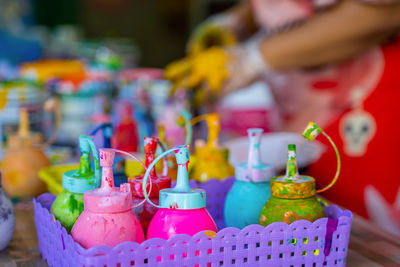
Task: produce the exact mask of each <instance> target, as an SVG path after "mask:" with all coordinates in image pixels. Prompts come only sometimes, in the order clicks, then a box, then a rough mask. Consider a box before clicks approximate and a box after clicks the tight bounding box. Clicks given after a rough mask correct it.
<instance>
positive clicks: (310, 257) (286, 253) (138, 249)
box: [33, 179, 353, 267]
mask: <svg viewBox="0 0 400 267" xmlns="http://www.w3.org/2000/svg"><path fill="white" fill-rule="evenodd" d="M232 183H233V179H227V180H225V181H218V180H210V181H208V182H206V183H204V184H201V187H202V188H204V189H206V190H207V207H208V208H209V211H210V213H211V215H212V216H213V217H214V218H215V220H216V222H217V225H218V226H219V227H223V225H224V223H223V208H224V207H223V204H224V200H225V196H226V194H227V191H228V190H229V188H230V186H231V185H232ZM54 198H55V197H54V196H53V195H51V194H43V195H41V196H39V197H38V198H37V199H34V200H33V204H34V210H35V223H36V229H37V235H38V240H39V248H40V252H41V254H42V256H43V258H44V259H46V261H47V263H48V264H49V265H50V266H73V267H77V266H84V267H92V266H93V267H95V266H96V267H97V266H101V267H105V266H106V267H110V266H116V267H124V266H188V267H189V266H201V267H202V266H324V265H326V266H345V265H346V255H347V249H348V243H349V236H350V230H351V223H352V220H353V216H352V213H351V212H350V211H347V210H346V211H342V210H341V209H339V208H338V207H337V206H334V205H332V206H328V207H326V208H325V211H326V213H327V215H328V217H327V218H321V219H319V220H317V221H315V222H314V223H310V222H308V221H305V220H300V221H296V222H294V223H292V224H290V225H287V224H285V223H273V224H270V225H268V226H267V227H263V226H261V225H250V226H247V227H245V228H244V229H242V230H239V229H237V228H233V227H229V228H224V229H222V230H220V231H219V232H218V233H217V234H216V235H213V234H212V232H211V234H210V232H200V233H198V234H196V235H195V236H193V237H190V236H187V235H178V236H175V237H173V238H171V239H169V240H168V241H165V240H162V239H158V238H154V239H150V240H146V241H145V242H143V243H142V244H138V243H135V242H124V243H121V244H119V245H117V246H115V247H108V246H96V247H93V248H90V249H84V248H82V247H81V246H80V245H79V244H78V243H76V242H75V241H74V240H73V239H72V237H71V235H69V234H68V233H67V232H66V230H65V228H64V227H62V226H61V224H60V222H59V221H57V220H55V218H54V216H53V215H52V214H51V213H50V212H49V207H50V205H51V203H52V201H54ZM219 229H221V228H219Z"/></svg>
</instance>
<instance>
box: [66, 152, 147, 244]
mask: <svg viewBox="0 0 400 267" xmlns="http://www.w3.org/2000/svg"><path fill="white" fill-rule="evenodd" d="M114 155H115V152H114V150H113V149H105V148H101V149H100V166H101V167H102V168H103V170H102V177H101V187H100V188H98V189H93V190H89V191H86V192H85V193H84V196H83V202H84V210H83V212H82V213H81V215H80V216H79V218H78V220H77V221H76V222H75V224H74V227H73V228H72V230H71V235H72V237H73V238H74V239H75V241H76V242H78V243H79V244H81V245H82V247H84V248H90V247H93V246H97V245H108V246H111V247H113V246H115V245H117V244H119V243H121V242H125V241H135V242H138V243H141V242H143V241H144V233H143V229H142V226H141V225H140V223H139V220H138V219H137V217H136V216H135V214H134V213H133V211H132V193H131V190H130V185H129V184H128V183H125V184H121V187H120V188H118V187H115V186H114V176H113V172H112V166H113V163H114Z"/></svg>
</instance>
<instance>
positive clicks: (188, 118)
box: [180, 109, 193, 146]
mask: <svg viewBox="0 0 400 267" xmlns="http://www.w3.org/2000/svg"><path fill="white" fill-rule="evenodd" d="M180 113H181V116H182V117H183V118H184V119H185V128H186V145H188V146H189V145H190V144H191V143H192V138H193V129H192V124H191V119H192V115H191V114H190V113H189V112H188V111H186V110H184V109H182V110H181V111H180Z"/></svg>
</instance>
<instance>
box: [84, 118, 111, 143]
mask: <svg viewBox="0 0 400 267" xmlns="http://www.w3.org/2000/svg"><path fill="white" fill-rule="evenodd" d="M107 128H109V129H110V133H111V135H112V131H113V127H112V124H111V123H110V122H105V123H102V124H100V125H99V126H97V127H96V128H95V129H94V130H93V131H92V132H91V133H90V135H92V136H95V135H96V134H97V132H98V131H99V130H102V133H103V139H104V144H103V146H104V147H105V148H111V136H107V135H106V132H105V130H104V129H107Z"/></svg>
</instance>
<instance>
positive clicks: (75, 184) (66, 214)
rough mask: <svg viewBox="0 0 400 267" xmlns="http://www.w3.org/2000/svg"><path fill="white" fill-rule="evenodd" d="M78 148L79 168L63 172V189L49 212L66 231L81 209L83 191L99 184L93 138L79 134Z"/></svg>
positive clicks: (97, 155)
mask: <svg viewBox="0 0 400 267" xmlns="http://www.w3.org/2000/svg"><path fill="white" fill-rule="evenodd" d="M79 150H80V151H81V158H80V162H79V170H71V171H68V172H65V173H64V174H63V178H62V186H63V189H64V190H63V191H62V192H61V193H60V194H59V195H58V196H57V198H56V200H55V201H54V202H53V205H52V206H51V212H52V213H53V214H54V216H55V217H56V219H57V220H59V221H60V223H61V225H62V226H64V227H65V229H66V230H67V231H68V232H70V231H71V229H72V226H74V224H75V221H76V220H77V219H78V217H79V215H80V214H81V213H82V211H83V193H84V192H86V191H87V190H91V189H95V188H98V187H99V185H100V165H99V154H98V153H97V150H96V146H95V145H94V143H93V139H92V138H91V137H90V136H88V135H81V136H79ZM90 152H92V154H93V159H94V166H95V170H92V169H91V168H90Z"/></svg>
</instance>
